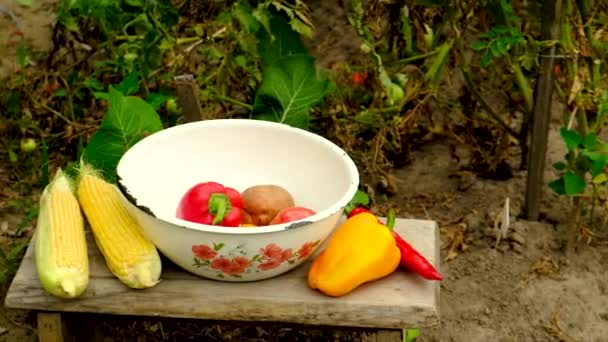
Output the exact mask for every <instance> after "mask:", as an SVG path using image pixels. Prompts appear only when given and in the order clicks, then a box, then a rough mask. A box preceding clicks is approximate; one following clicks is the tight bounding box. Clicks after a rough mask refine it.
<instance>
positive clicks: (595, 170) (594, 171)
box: [589, 156, 608, 176]
mask: <svg viewBox="0 0 608 342" xmlns="http://www.w3.org/2000/svg"><path fill="white" fill-rule="evenodd" d="M607 163H608V158H607V157H606V156H602V157H601V158H598V159H595V160H593V161H592V162H591V167H590V168H589V172H591V175H592V176H597V175H598V174H599V173H600V172H602V171H604V167H606V164H607Z"/></svg>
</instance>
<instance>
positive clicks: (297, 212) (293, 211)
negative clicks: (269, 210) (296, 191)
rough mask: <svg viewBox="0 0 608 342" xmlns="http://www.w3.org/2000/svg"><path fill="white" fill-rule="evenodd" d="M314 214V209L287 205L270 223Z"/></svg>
mask: <svg viewBox="0 0 608 342" xmlns="http://www.w3.org/2000/svg"><path fill="white" fill-rule="evenodd" d="M314 214H316V212H315V211H314V210H311V209H308V208H305V207H289V208H285V209H283V210H281V211H279V212H278V213H277V215H276V216H275V217H274V218H273V219H272V220H271V221H270V225H273V224H281V223H287V222H293V221H297V220H301V219H303V218H306V217H309V216H312V215H314Z"/></svg>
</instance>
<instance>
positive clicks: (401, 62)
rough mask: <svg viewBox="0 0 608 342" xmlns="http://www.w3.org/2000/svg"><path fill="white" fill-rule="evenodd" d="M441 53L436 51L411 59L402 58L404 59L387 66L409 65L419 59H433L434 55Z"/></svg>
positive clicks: (389, 63) (388, 63)
mask: <svg viewBox="0 0 608 342" xmlns="http://www.w3.org/2000/svg"><path fill="white" fill-rule="evenodd" d="M438 53H439V49H435V50H433V51H429V52H426V53H422V54H420V55H416V56H411V57H407V58H402V59H397V60H394V61H391V62H387V63H386V65H389V66H390V65H395V64H408V63H412V62H415V61H417V60H419V59H425V58H427V57H431V56H433V55H436V54H438Z"/></svg>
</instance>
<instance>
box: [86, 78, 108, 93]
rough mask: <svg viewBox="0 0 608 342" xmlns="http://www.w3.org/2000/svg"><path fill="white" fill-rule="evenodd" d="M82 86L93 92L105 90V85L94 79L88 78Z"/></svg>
mask: <svg viewBox="0 0 608 342" xmlns="http://www.w3.org/2000/svg"><path fill="white" fill-rule="evenodd" d="M82 85H84V86H85V87H87V88H89V89H92V90H103V89H104V87H103V83H101V82H99V80H98V79H96V78H93V77H88V78H87V79H85V80H84V82H82Z"/></svg>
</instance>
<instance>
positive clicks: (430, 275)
mask: <svg viewBox="0 0 608 342" xmlns="http://www.w3.org/2000/svg"><path fill="white" fill-rule="evenodd" d="M364 212H367V213H371V211H369V210H367V209H365V208H363V207H356V208H354V209H353V210H351V211H350V212H349V213H348V215H347V217H348V218H351V217H353V216H355V215H357V214H360V213H364ZM389 221H390V220H389ZM378 222H380V223H382V224H384V223H383V222H382V221H380V219H378ZM391 225H392V224H390V223H389V224H388V225H387V227H388V228H389V229H390V230H391V231H392V233H393V237H394V238H395V242H396V243H397V247H398V248H399V251H401V262H400V263H401V266H403V267H405V268H407V269H408V270H410V271H412V272H415V273H416V274H418V275H420V276H421V277H423V278H425V279H429V280H442V279H443V277H442V276H441V274H440V273H439V272H437V270H436V269H435V267H433V265H432V264H431V263H430V262H429V261H428V260H426V258H425V257H424V256H422V255H421V254H420V253H418V251H416V250H415V249H414V247H412V246H411V245H410V244H409V243H407V241H405V240H404V239H403V238H402V237H401V236H400V235H399V234H398V233H397V232H396V231H394V230H393V227H391Z"/></svg>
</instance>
